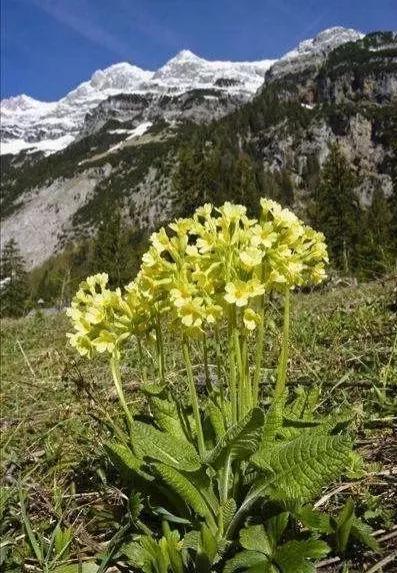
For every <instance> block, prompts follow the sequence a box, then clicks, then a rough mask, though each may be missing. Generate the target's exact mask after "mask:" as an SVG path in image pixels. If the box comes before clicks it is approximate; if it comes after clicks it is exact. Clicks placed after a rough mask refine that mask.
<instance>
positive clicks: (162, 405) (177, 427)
mask: <svg viewBox="0 0 397 573" xmlns="http://www.w3.org/2000/svg"><path fill="white" fill-rule="evenodd" d="M149 403H150V410H151V412H152V414H153V417H154V419H155V421H156V424H157V425H158V426H159V427H160V428H161V430H163V431H165V432H167V433H168V434H170V435H171V436H174V437H175V438H178V439H180V440H184V441H187V440H186V434H185V432H184V430H183V426H182V424H181V420H180V417H179V413H178V409H177V407H176V405H175V403H174V402H172V401H170V400H166V399H163V398H160V397H158V396H151V397H150V398H149Z"/></svg>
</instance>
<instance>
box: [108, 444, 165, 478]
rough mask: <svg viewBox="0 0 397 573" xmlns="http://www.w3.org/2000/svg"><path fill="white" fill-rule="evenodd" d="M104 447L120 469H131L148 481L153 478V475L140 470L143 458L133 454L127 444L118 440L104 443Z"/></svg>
mask: <svg viewBox="0 0 397 573" xmlns="http://www.w3.org/2000/svg"><path fill="white" fill-rule="evenodd" d="M105 449H106V450H107V452H108V453H109V455H110V457H111V458H112V460H113V461H114V462H115V464H116V465H117V466H118V467H119V468H120V469H121V470H124V471H125V470H129V471H132V472H134V473H136V474H138V475H139V476H141V477H142V478H144V479H146V480H148V481H152V480H153V479H154V478H153V476H151V475H150V474H148V473H147V472H145V471H144V470H142V465H143V460H142V459H139V458H138V457H137V456H136V455H134V454H133V453H132V451H131V449H130V448H129V447H128V446H126V445H124V444H120V443H118V442H108V443H107V444H105Z"/></svg>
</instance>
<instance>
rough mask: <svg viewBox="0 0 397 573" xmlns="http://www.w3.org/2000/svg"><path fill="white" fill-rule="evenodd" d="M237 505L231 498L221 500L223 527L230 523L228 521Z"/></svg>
mask: <svg viewBox="0 0 397 573" xmlns="http://www.w3.org/2000/svg"><path fill="white" fill-rule="evenodd" d="M236 509H237V505H236V502H235V500H234V499H233V498H230V499H227V500H226V501H225V502H223V504H222V506H221V511H222V516H223V527H224V528H225V529H227V528H228V527H229V525H230V522H231V521H232V519H233V516H234V514H235V513H236Z"/></svg>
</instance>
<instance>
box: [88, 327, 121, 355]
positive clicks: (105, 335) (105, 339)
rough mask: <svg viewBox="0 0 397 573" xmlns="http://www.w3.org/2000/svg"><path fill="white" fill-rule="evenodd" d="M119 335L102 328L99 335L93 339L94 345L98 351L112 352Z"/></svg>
mask: <svg viewBox="0 0 397 573" xmlns="http://www.w3.org/2000/svg"><path fill="white" fill-rule="evenodd" d="M116 341H117V337H116V335H115V334H113V333H111V332H109V331H107V330H101V332H100V334H99V336H98V337H97V338H95V339H94V340H93V341H92V345H93V346H94V347H95V349H96V350H97V351H98V352H101V353H102V352H109V353H112V352H113V350H114V349H115V346H116Z"/></svg>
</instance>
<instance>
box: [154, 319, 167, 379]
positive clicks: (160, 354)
mask: <svg viewBox="0 0 397 573" xmlns="http://www.w3.org/2000/svg"><path fill="white" fill-rule="evenodd" d="M156 347H157V361H158V367H159V376H160V380H161V383H162V384H165V378H164V373H165V363H164V345H163V335H162V332H161V323H160V316H157V323H156Z"/></svg>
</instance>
